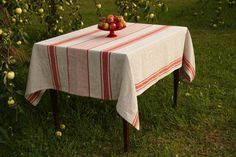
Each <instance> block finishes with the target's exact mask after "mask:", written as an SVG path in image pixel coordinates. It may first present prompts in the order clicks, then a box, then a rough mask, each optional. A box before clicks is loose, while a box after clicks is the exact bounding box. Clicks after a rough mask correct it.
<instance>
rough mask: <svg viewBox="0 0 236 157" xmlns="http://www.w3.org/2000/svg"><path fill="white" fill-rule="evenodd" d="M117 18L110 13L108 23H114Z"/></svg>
mask: <svg viewBox="0 0 236 157" xmlns="http://www.w3.org/2000/svg"><path fill="white" fill-rule="evenodd" d="M114 21H115V20H114V16H113V15H108V16H107V22H108V23H113V22H114Z"/></svg>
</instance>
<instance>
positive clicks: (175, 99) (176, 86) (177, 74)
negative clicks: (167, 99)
mask: <svg viewBox="0 0 236 157" xmlns="http://www.w3.org/2000/svg"><path fill="white" fill-rule="evenodd" d="M178 88H179V69H177V70H175V71H174V105H173V106H174V107H177V104H178Z"/></svg>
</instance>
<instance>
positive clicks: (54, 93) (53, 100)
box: [50, 89, 60, 130]
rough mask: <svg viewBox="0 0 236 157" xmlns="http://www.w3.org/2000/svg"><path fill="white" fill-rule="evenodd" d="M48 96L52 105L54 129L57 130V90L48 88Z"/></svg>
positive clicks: (58, 125) (58, 126)
mask: <svg viewBox="0 0 236 157" xmlns="http://www.w3.org/2000/svg"><path fill="white" fill-rule="evenodd" d="M50 97H51V105H52V113H53V119H54V124H55V129H56V130H58V129H59V128H60V124H59V120H58V115H59V107H58V91H56V90H53V89H50Z"/></svg>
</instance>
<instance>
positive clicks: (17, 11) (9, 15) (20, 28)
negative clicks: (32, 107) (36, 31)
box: [0, 0, 30, 109]
mask: <svg viewBox="0 0 236 157" xmlns="http://www.w3.org/2000/svg"><path fill="white" fill-rule="evenodd" d="M29 3H30V2H29V0H24V1H23V0H16V1H7V0H2V1H1V2H0V76H1V83H0V100H1V101H2V102H1V103H7V104H8V105H9V107H12V108H16V109H19V106H18V105H17V101H16V95H17V93H18V94H21V92H19V90H16V89H15V83H14V80H15V77H16V76H17V69H16V68H15V67H16V66H15V64H16V62H17V61H20V60H22V59H23V58H24V55H23V53H22V50H21V46H22V45H23V44H27V37H28V35H27V33H26V31H25V29H26V27H27V25H28V24H29V23H30V22H29V17H30V14H29V5H28V4H29Z"/></svg>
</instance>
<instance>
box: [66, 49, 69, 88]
mask: <svg viewBox="0 0 236 157" xmlns="http://www.w3.org/2000/svg"><path fill="white" fill-rule="evenodd" d="M66 59H67V84H68V92H70V64H69V49H68V47H67V48H66Z"/></svg>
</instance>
